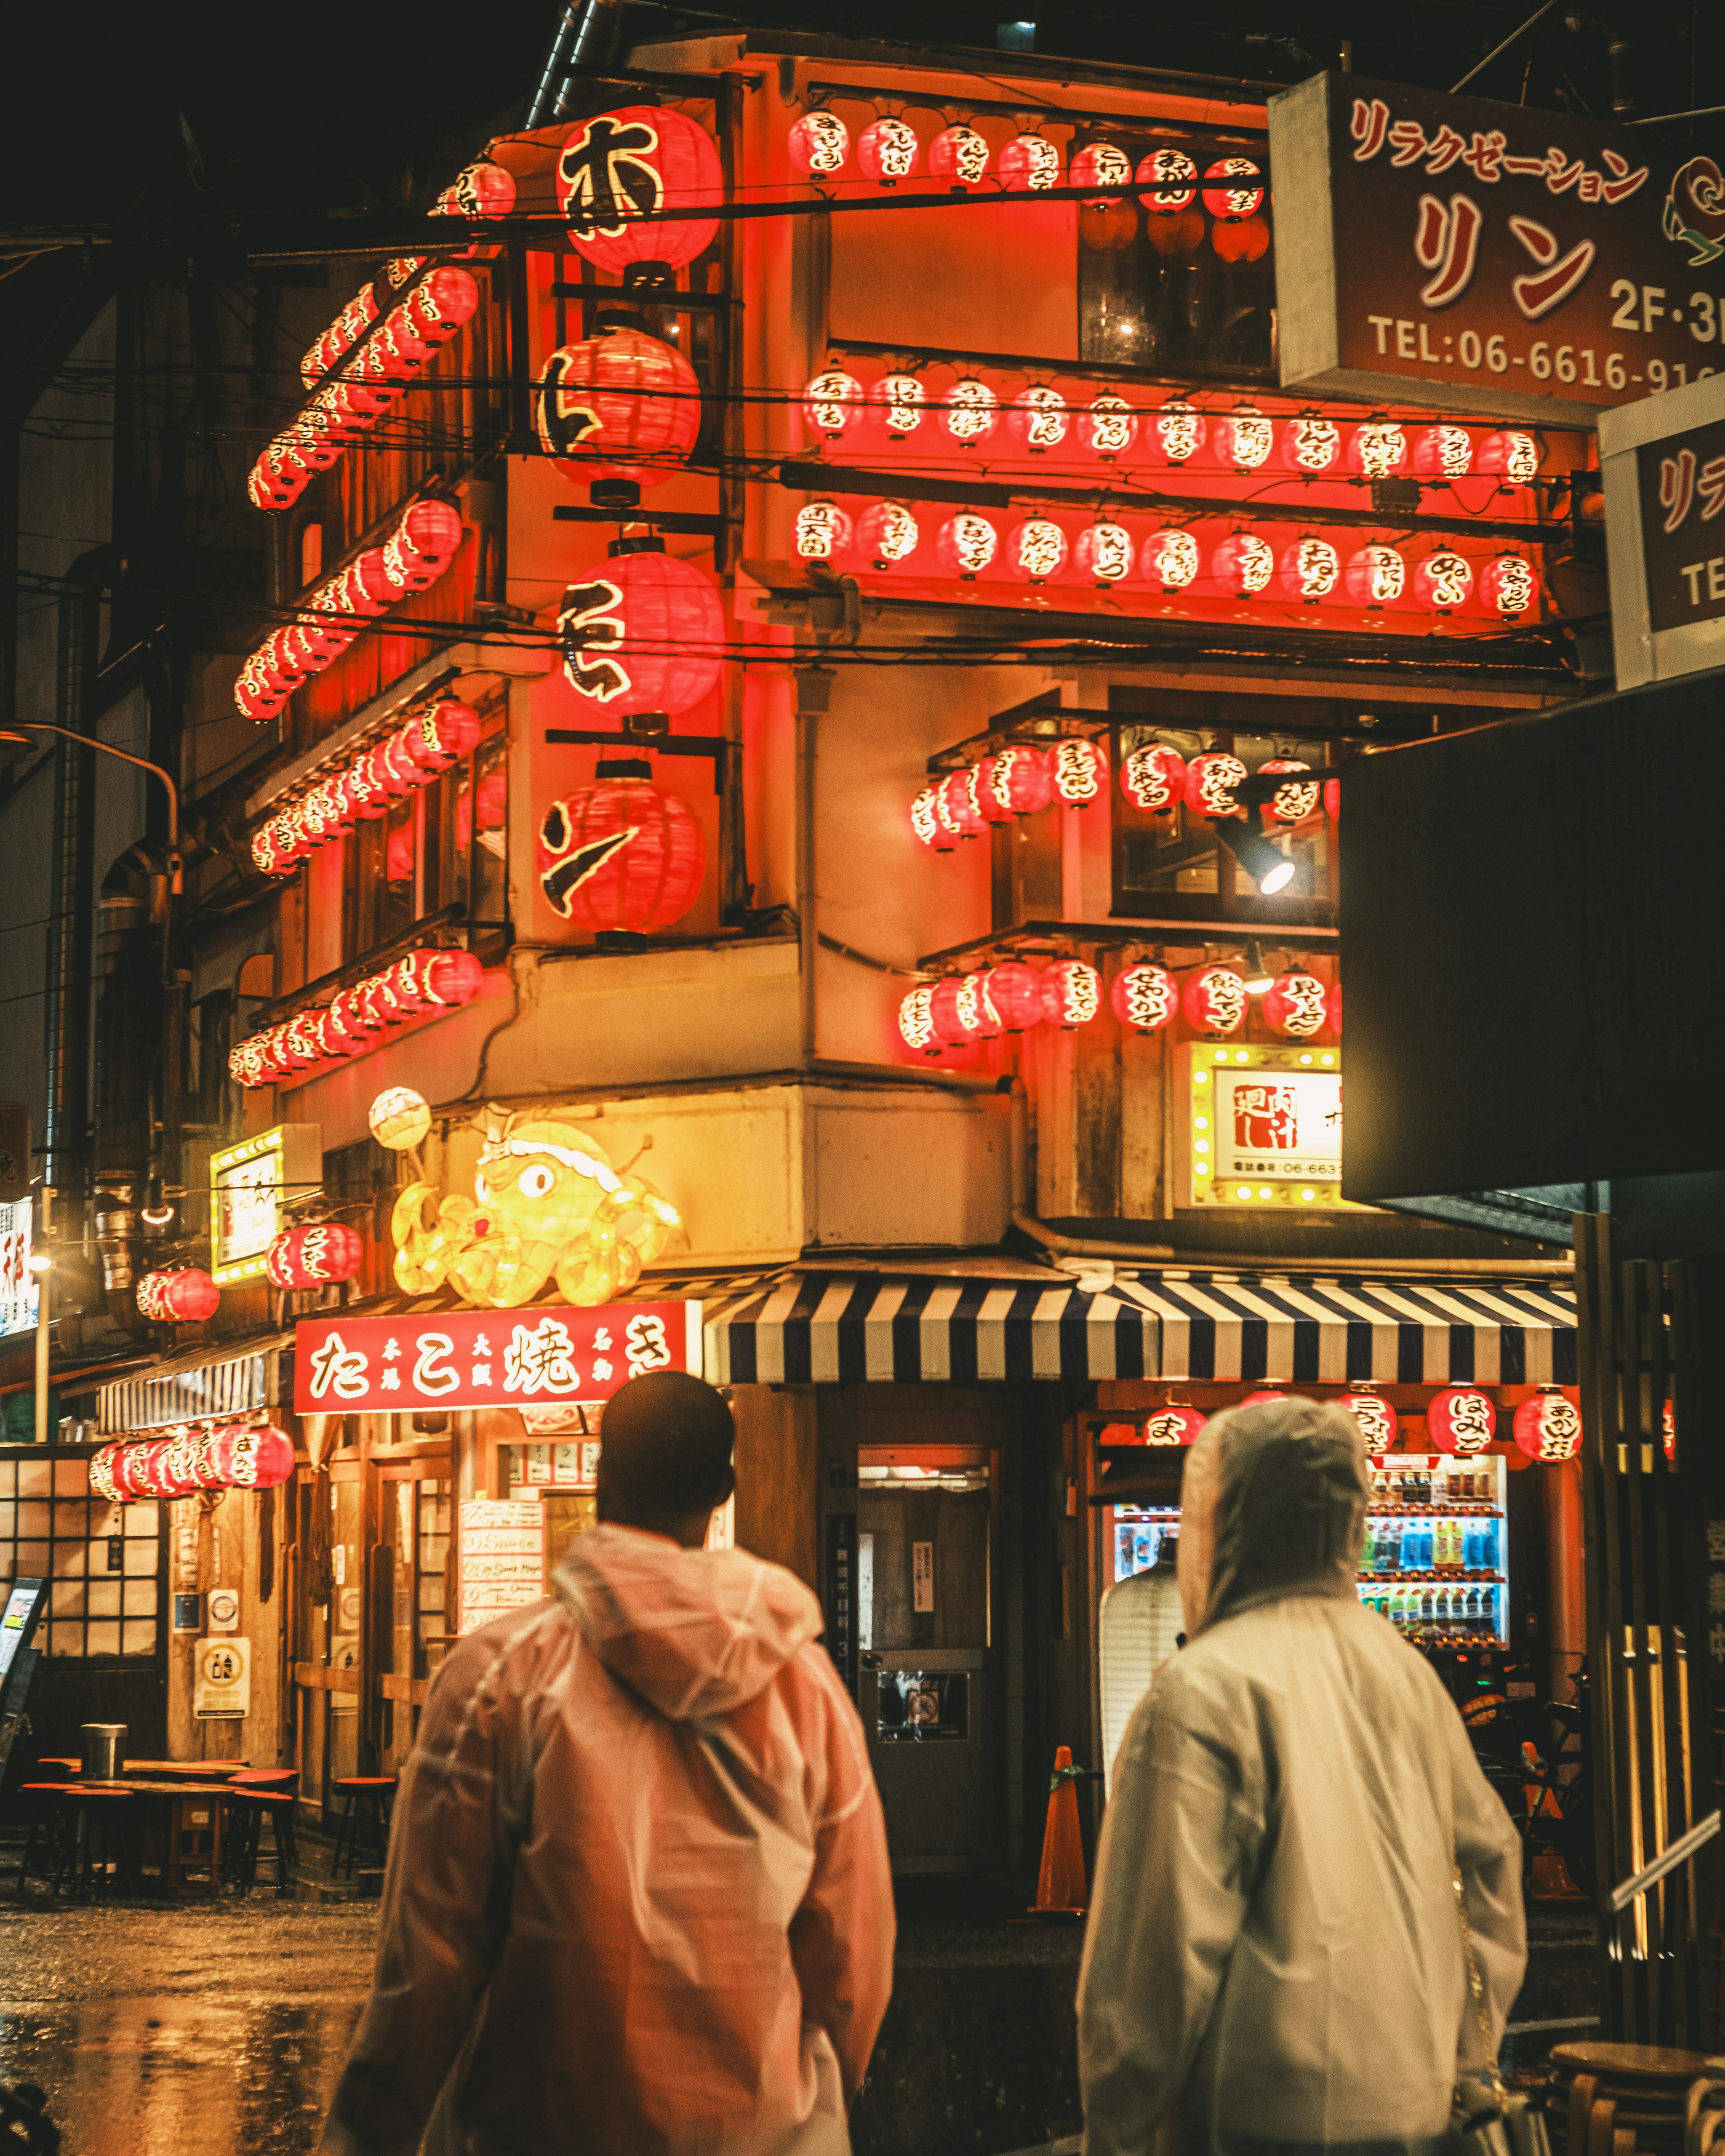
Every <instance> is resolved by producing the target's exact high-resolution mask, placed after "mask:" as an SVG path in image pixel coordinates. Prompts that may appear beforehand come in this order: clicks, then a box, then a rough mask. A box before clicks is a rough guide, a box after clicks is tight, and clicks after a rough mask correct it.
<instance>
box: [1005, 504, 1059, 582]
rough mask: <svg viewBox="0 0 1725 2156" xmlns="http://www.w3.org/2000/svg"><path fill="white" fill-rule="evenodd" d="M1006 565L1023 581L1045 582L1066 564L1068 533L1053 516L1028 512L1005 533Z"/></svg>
mask: <svg viewBox="0 0 1725 2156" xmlns="http://www.w3.org/2000/svg"><path fill="white" fill-rule="evenodd" d="M1006 566H1007V567H1008V568H1009V570H1010V571H1011V572H1012V573H1013V575H1014V576H1015V577H1018V578H1019V580H1020V582H1021V583H1027V584H1045V583H1047V582H1048V580H1049V578H1050V577H1057V576H1059V574H1060V572H1061V570H1062V569H1064V568H1065V566H1066V535H1065V532H1064V531H1062V530H1061V529H1060V526H1059V525H1058V524H1056V523H1055V521H1054V519H1053V518H1052V517H1051V516H1027V517H1026V518H1025V519H1024V522H1023V523H1022V524H1014V526H1013V527H1012V529H1011V531H1009V532H1008V533H1007V535H1006Z"/></svg>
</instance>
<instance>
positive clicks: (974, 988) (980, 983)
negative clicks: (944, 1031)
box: [953, 970, 1005, 1040]
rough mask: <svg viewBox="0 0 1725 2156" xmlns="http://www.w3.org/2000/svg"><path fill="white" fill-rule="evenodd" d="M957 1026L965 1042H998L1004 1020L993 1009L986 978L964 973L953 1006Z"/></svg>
mask: <svg viewBox="0 0 1725 2156" xmlns="http://www.w3.org/2000/svg"><path fill="white" fill-rule="evenodd" d="M953 1009H954V1013H955V1014H956V1016H957V1021H958V1023H959V1024H960V1025H961V1026H962V1027H963V1029H964V1037H965V1039H967V1040H998V1039H999V1038H1000V1034H1001V1032H1002V1030H1003V1029H1004V1025H1005V1020H1004V1019H1003V1018H1002V1017H1001V1015H1000V1014H999V1011H998V1010H997V1009H995V1007H994V999H993V997H992V996H991V995H990V994H989V993H988V973H987V971H986V970H984V971H983V972H982V973H966V974H964V975H963V977H962V978H961V979H960V981H959V983H958V993H957V1000H956V1002H955V1004H954V1005H953Z"/></svg>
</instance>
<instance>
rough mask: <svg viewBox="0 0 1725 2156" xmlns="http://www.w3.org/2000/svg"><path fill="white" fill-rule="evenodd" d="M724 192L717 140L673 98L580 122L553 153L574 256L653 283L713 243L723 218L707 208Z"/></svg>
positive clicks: (723, 195)
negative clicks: (556, 153)
mask: <svg viewBox="0 0 1725 2156" xmlns="http://www.w3.org/2000/svg"><path fill="white" fill-rule="evenodd" d="M724 198H725V182H724V175H723V172H721V169H720V165H719V153H718V151H717V150H716V147H715V146H714V144H713V138H712V137H711V135H709V134H708V133H707V131H706V129H705V128H704V127H701V126H697V125H696V122H695V121H693V120H691V119H690V118H689V117H688V115H686V114H685V113H682V112H679V111H677V110H675V108H673V107H672V106H670V105H623V106H621V107H619V109H618V110H616V111H614V112H601V113H598V114H597V115H595V116H594V117H593V119H591V120H579V121H576V123H575V125H574V126H572V128H571V129H570V130H569V132H568V134H567V136H565V138H564V141H563V147H562V153H561V155H560V156H559V157H558V159H557V200H558V205H559V207H560V208H561V209H562V213H563V218H564V221H565V223H567V226H568V228H569V240H570V244H572V246H573V248H574V249H575V251H576V252H577V254H579V255H580V256H581V257H582V258H583V260H585V261H587V262H589V263H591V264H592V265H593V268H594V269H609V270H618V271H624V272H629V271H633V272H634V273H635V274H636V275H637V276H639V277H642V278H644V280H646V281H649V282H652V283H659V282H668V281H669V280H670V273H671V272H672V271H674V270H676V269H682V268H683V267H684V265H685V264H686V263H690V262H692V261H693V260H694V259H695V258H696V255H697V254H705V253H706V249H708V248H709V247H710V246H711V244H712V243H713V241H714V239H716V237H717V235H718V229H719V226H718V220H717V218H714V217H712V216H711V215H704V214H702V213H703V212H706V211H710V210H711V209H712V208H714V207H715V206H716V204H718V203H721V202H722V201H723V200H724ZM647 219H651V220H652V222H650V223H649V222H644V220H647Z"/></svg>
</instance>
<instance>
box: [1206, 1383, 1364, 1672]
mask: <svg viewBox="0 0 1725 2156" xmlns="http://www.w3.org/2000/svg"><path fill="white" fill-rule="evenodd" d="M1366 1498H1367V1480H1366V1447H1365V1440H1364V1439H1363V1437H1362V1436H1361V1435H1360V1429H1359V1425H1358V1423H1357V1422H1356V1421H1355V1420H1354V1419H1353V1416H1352V1415H1351V1414H1348V1413H1347V1412H1346V1410H1345V1409H1342V1408H1338V1407H1332V1406H1329V1405H1327V1404H1325V1403H1323V1402H1322V1401H1318V1400H1303V1399H1289V1400H1271V1401H1266V1403H1265V1404H1263V1405H1261V1406H1260V1407H1252V1408H1230V1409H1228V1410H1227V1411H1226V1412H1224V1414H1219V1415H1216V1416H1214V1418H1213V1419H1211V1420H1210V1421H1209V1423H1207V1424H1205V1426H1204V1430H1203V1432H1202V1434H1201V1435H1199V1440H1198V1442H1197V1443H1196V1444H1195V1445H1194V1446H1193V1448H1192V1450H1191V1451H1190V1452H1189V1453H1188V1454H1187V1455H1186V1467H1185V1474H1184V1479H1183V1482H1182V1485H1181V1491H1180V1549H1179V1580H1180V1606H1181V1611H1182V1614H1183V1616H1184V1618H1185V1620H1186V1631H1187V1635H1188V1637H1189V1638H1191V1639H1195V1638H1196V1637H1197V1636H1198V1635H1199V1633H1200V1632H1202V1631H1204V1630H1207V1629H1208V1627H1209V1626H1210V1625H1214V1624H1216V1623H1218V1622H1219V1620H1221V1619H1222V1618H1224V1617H1232V1616H1235V1615H1237V1614H1239V1612H1240V1611H1241V1610H1242V1609H1253V1608H1255V1606H1256V1605H1257V1604H1259V1603H1260V1602H1274V1601H1277V1600H1279V1599H1281V1598H1282V1597H1284V1596H1286V1595H1307V1594H1320V1595H1336V1596H1338V1597H1342V1598H1345V1599H1348V1600H1350V1601H1351V1600H1352V1599H1353V1598H1354V1592H1355V1589H1354V1579H1355V1574H1356V1573H1357V1572H1358V1567H1359V1549H1360V1536H1361V1532H1362V1530H1363V1527H1364V1523H1365V1517H1366Z"/></svg>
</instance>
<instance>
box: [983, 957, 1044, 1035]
mask: <svg viewBox="0 0 1725 2156" xmlns="http://www.w3.org/2000/svg"><path fill="white" fill-rule="evenodd" d="M984 984H985V986H986V988H987V990H988V1001H989V1002H990V1003H991V1004H993V1006H994V1009H995V1010H996V1011H997V1012H998V1013H999V1018H1000V1023H1001V1024H1002V1025H1003V1026H1004V1027H1005V1029H1006V1030H1007V1031H1008V1032H1009V1033H1028V1032H1029V1029H1030V1028H1031V1027H1032V1026H1033V1025H1040V1024H1041V1023H1042V1019H1043V1009H1042V976H1041V974H1040V973H1038V972H1037V971H1036V968H1034V966H1027V965H1026V964H1025V963H1024V960H1023V959H1022V958H1008V959H1005V960H1004V961H1003V962H1001V963H1000V964H999V965H998V966H990V967H989V968H988V973H987V974H986V975H985V976H984Z"/></svg>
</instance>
